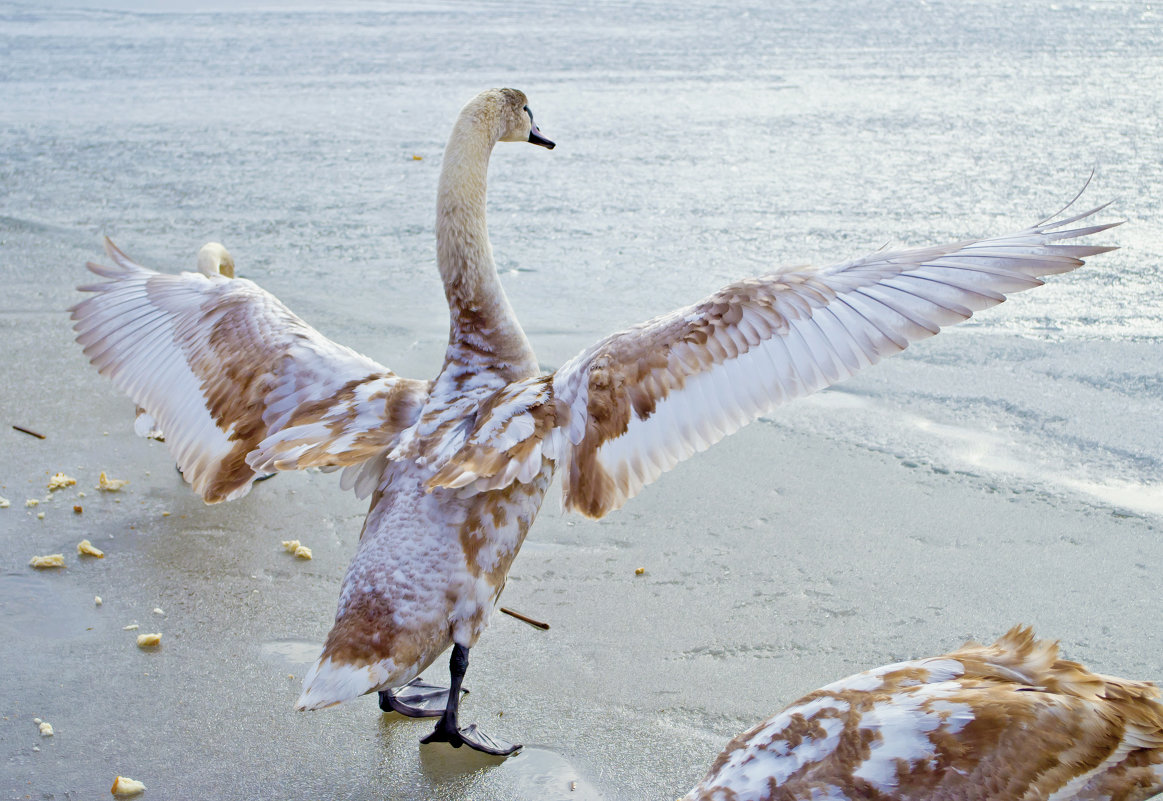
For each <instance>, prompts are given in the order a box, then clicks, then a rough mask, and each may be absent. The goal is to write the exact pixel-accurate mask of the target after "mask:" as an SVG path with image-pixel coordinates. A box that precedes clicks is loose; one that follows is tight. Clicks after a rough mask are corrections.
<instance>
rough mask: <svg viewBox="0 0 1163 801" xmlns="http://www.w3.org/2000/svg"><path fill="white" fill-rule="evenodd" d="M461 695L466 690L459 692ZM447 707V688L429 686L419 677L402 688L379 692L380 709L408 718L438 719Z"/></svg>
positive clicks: (466, 691) (465, 692)
mask: <svg viewBox="0 0 1163 801" xmlns="http://www.w3.org/2000/svg"><path fill="white" fill-rule="evenodd" d="M460 692H461V695H465V694H467V693H468V690H461V691H460ZM447 707H448V688H447V687H440V686H437V685H435V684H429V683H428V682H426V681H423V680H422V679H420V678H419V677H417V678H415V679H412V680H411V681H410V682H408V683H407V684H405V685H404V686H403V687H393V688H392V689H390V690H381V691H380V709H382V710H383V711H385V712H399V713H400V714H401V715H407V716H408V717H410V718H438V717H440V716H441V715H443V714H444V710H445V709H446V708H447Z"/></svg>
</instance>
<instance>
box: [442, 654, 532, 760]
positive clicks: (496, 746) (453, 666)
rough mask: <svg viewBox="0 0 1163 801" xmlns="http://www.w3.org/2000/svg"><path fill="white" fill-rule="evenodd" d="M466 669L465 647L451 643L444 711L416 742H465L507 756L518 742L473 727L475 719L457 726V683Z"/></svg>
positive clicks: (464, 743)
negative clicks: (448, 678)
mask: <svg viewBox="0 0 1163 801" xmlns="http://www.w3.org/2000/svg"><path fill="white" fill-rule="evenodd" d="M466 670H468V649H467V648H465V647H464V646H463V645H460V644H455V645H453V646H452V658H451V659H449V660H448V672H449V674H450V675H451V677H452V681H451V682H450V686H449V688H448V704H447V706H445V707H444V714H443V715H441V716H440V720H438V721H437V722H436V728H435V729H433V731H432V733H431V734H429V735H428V736H427V737H425V738H424V739H422V740H421V741H420V742H421V743H424V744H428V743H448V744H449V745H451V746H452V747H453V748H460V747H461V746H462V745H467V746H468V747H469V748H471V749H473V750H474V751H480V752H481V753H482V754H493V755H494V756H509V755H510V754H514V753H516V752H517V751H518V750H520V748H521V745H520V743H517V744H514V743H509V742H506V741H504V740H497V739H495V738H493V737H490V736H489V735H487V734H485V733H484V732H483V731H480V730H479V729H477V727H476V724H475V723H473V724H472V725H470V726H465V727H464V728H463V729H462V728H460V725H459V724H458V723H457V711H458V710H459V708H460V683H461V682H462V681H464V674H465V671H466Z"/></svg>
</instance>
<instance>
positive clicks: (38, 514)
mask: <svg viewBox="0 0 1163 801" xmlns="http://www.w3.org/2000/svg"><path fill="white" fill-rule="evenodd" d="M36 519H37V520H44V512H37V513H36Z"/></svg>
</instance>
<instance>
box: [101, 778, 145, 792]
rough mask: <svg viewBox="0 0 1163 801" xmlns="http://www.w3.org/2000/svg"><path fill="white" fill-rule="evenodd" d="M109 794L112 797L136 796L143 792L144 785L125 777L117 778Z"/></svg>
mask: <svg viewBox="0 0 1163 801" xmlns="http://www.w3.org/2000/svg"><path fill="white" fill-rule="evenodd" d="M109 792H111V793H113V795H122V796H125V795H138V794H139V793H144V792H145V785H144V784H142V783H141V782H139V781H134V780H133V779H128V778H126V777H125V776H118V777H117V778H116V779H114V780H113V789H112V790H110V791H109Z"/></svg>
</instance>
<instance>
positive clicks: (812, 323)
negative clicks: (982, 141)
mask: <svg viewBox="0 0 1163 801" xmlns="http://www.w3.org/2000/svg"><path fill="white" fill-rule="evenodd" d="M499 141H527V142H532V143H534V144H539V145H543V146H545V147H549V148H551V147H552V146H553V143H552V142H549V141H548V140H547V139H545V138H544V137H543V136H541V134H540V131H539V130H538V129H537V127H536V125H534V124H533V117H532V113H531V112H530V111H529V109H528V106H527V105H526V99H525V96H524V95H523V94H522V93H520V92H518V91H516V90H511V89H501V90H489V91H486V92H483V93H482V94H480V95H478V96H477V97H476V98H474V99H473V100H471V101H470V102H469V103H468V104H467V105H466V106H465V107H464V109H462V111H461V113H460V115H459V117H458V119H457V121H456V123H455V125H454V127H453V131H452V135H451V136H450V138H449V142H448V145H447V149H446V151H445V156H444V163H443V166H442V170H441V177H440V182H439V188H438V197H437V213H436V237H437V263H438V266H439V269H440V273H441V276H442V278H443V282H444V291H445V295H446V298H447V301H448V305H449V316H450V328H449V341H448V348H447V350H446V353H445V357H444V363H443V365H442V367H441V369H440V371H439V373H438V374H437V376H436V377H435V379H433V380H430V381H427V380H416V379H409V378H403V377H400V376H397V375H396V374H395V373H393V372H392V371H391V370H389V369H388V368H387V367H384V366H383V365H380V364H378V363H376V362H375V361H373V360H371V359H369V358H367V357H365V356H362V355H360V354H358V353H355V352H354V351H352V350H350V349H349V348H346V347H343V346H342V345H338V344H336V343H334V342H332V341H331V340H328V339H327V338H325V337H323V336H322V335H321V334H319V332H317V331H315V330H314V329H313V328H311V327H310V326H308V325H307V324H306V323H305V322H303V321H302V320H300V319H299V318H298V317H296V316H295V315H294V314H293V313H292V312H291V311H290V310H289V309H287V308H286V307H285V306H284V305H283V304H282V303H280V302H279V301H278V300H277V299H275V298H274V297H273V296H271V295H270V294H268V293H266V292H264V291H263V290H262V289H260V288H259V287H257V286H256V285H255V284H253V283H251V282H250V281H247V280H244V279H234V280H230V281H227V280H224V279H221V278H216V277H214V276H206V275H200V274H190V273H185V274H182V275H179V276H170V275H162V274H159V273H156V272H154V271H152V270H150V269H148V268H145V267H142V266H141V265H138V264H136V263H134V262H133V261H132V260H130V259H129V258H128V257H127V256H126V255H125V254H124V253H122V252H121V251H120V250H118V249H117V248H116V247H115V246H113V244H112V243H111V242H108V241H107V242H106V250H107V252H108V254H109V256H110V258H111V259H112V261H113V266H109V267H107V266H100V265H94V264H90V265H89V268H90V269H91V270H92V271H93V272H95V273H97V274H98V275H99V276H102V277H104V278H106V279H108V280H107V281H105V282H102V283H97V284H93V285H90V286H85V287H81V289H82V290H84V291H87V292H90V293H91V295H90V296H89V297H88V298H87V299H85V300H84V301H82V302H81V303H79V304H77V306H75V307H74V309H73V318H74V320H76V324H75V328H76V330H77V340H78V342H79V343H80V344H81V345H82V346H83V347H84V349H85V353H86V354H87V355H88V356H89V358H90V360H91V361H92V362H93V364H94V365H96V366H97V368H98V369H99V370H100V371H101V372H102V373H104V374H106V375H108V376H110V377H111V378H112V379H113V381H114V383H115V385H117V386H118V387H119V388H121V389H122V390H123V391H125V392H127V393H128V394H129V395H130V397H131V398H133V400H134V401H135V402H137V403H138V404H139V405H141V406H142V407H144V408H145V409H147V410H148V411H149V413H150V414H151V415H153V416H154V417H155V418H156V419H157V420H158V422H159V423H160V424H161V425H162V426H163V427H164V428H165V430H166V431H167V433H169V434H170V436H169V437H168V438H167V445H168V446H169V447H170V449H171V452H172V453H173V454H174V457H175V459H176V461H177V462H178V465H179V467H180V469H181V470H182V472H183V474H184V475H185V477H186V479H187V480H188V481H189V482H190V483H191V484H192V486H193V489H194V490H195V491H196V492H198V493H199V494H200V495H201V496H202V497H203V498H204V499H205V500H206V501H207V502H210V503H214V502H218V501H222V500H230V499H232V498H237V497H240V496H242V495H244V494H246V492H248V491H249V489H250V486H251V484H252V483H253V481H254V480H255V477H256V475H257V474H258V473H261V472H265V471H272V470H294V469H301V468H306V467H312V466H316V467H325V468H330V469H336V468H342V469H343V475H342V478H341V486H343V487H344V488H345V489H354V490H355V491H356V492H357V493H358V494H359V495H360V496H361V497H367V496H370V497H371V505H370V509H369V512H368V516H367V519H366V521H365V523H364V528H363V532H362V534H361V537H360V542H359V547H358V550H357V552H356V555H355V557H354V559H353V560H352V562H351V565H350V567H349V569H348V571H347V574H346V576H345V577H344V580H343V584H342V589H341V592H340V600H339V604H338V611H337V614H336V619H335V625H334V627H333V628H332V630H331V632H330V634H329V635H328V638H327V642H326V644H325V646H324V649H323V652H322V654H321V656H320V658H319V660H318V661H317V663H316V664H315V665H314V666H313V667H312V669H311V670H310V671H309V673H308V675H307V677H306V679H305V681H304V687H303V693H302V695H301V697H300V698H299V701H298V708H300V709H320V708H324V707H327V706H331V705H334V704H338V703H341V702H344V701H347V700H350V699H352V698H355V697H357V696H359V695H362V694H364V693H368V692H372V691H376V690H379V691H381V692H382V693H383V692H389V691H391V690H392V688H397V687H399V686H400V685H403V684H405V683H407V682H409V681H410V680H411V679H413V677H415V676H416V675H417V674H418V673H419V671H421V670H422V669H424V668H425V667H426V666H428V665H429V664H431V663H432V661H433V660H434V659H435V658H436V657H437V656H438V655H439V654H440V653H441V652H442V651H443V650H444V649H446V648H447V647H448V646H449V645H450V644H452V645H453V654H452V661H451V662H450V668H451V670H452V673H453V678H454V685H458V684H459V679H458V675H463V671H464V669H466V668H467V658H468V657H467V654H468V649H470V648H471V647H472V645H473V644H474V643H475V642H476V641H477V638H479V637H480V635H481V632H482V631H483V630H484V628H485V626H486V625H487V623H488V618H489V614H490V613H491V610H492V608H493V606H494V604H495V603H496V601H497V598H498V596H499V594H500V592H501V589H502V587H503V586H504V581H505V576H506V574H507V572H508V570H509V567H510V565H511V564H512V561H513V559H514V557H515V556H516V554H517V551H518V549H519V548H520V546H521V543H522V541H523V539H524V537H525V534H526V532H527V531H528V528H529V525H530V524H531V523H532V521H533V519H534V517H535V516H536V514H537V510H538V508H539V506H540V504H541V501H542V498H543V497H544V494H545V492H546V489H547V487H548V485H549V482H550V479H551V476H552V475H553V473H554V471H555V470H557V469H560V470H561V471H562V473H563V486H564V491H565V506H566V507H567V508H569V509H574V510H577V511H579V512H581V513H582V514H584V515H587V516H589V517H600V516H602V515H604V514H606V513H607V512H609V511H611V510H613V509H616V508H618V507H620V506H621V505H622V504H624V503H625V502H626V501H627V500H628V499H629V498H631V497H633V496H634V495H635V494H636V493H637V492H639V491H640V490H641V489H642V488H643V487H644V486H645V485H646V484H648V483H650V482H651V481H653V480H654V479H655V478H657V477H658V476H659V475H660V474H661V473H662V472H664V471H665V470H667V469H669V468H670V467H672V466H673V465H675V464H676V463H677V462H679V461H680V460H682V459H685V458H687V457H689V456H691V455H692V454H694V453H696V452H698V451H700V450H703V449H705V448H707V447H709V446H710V445H711V444H713V443H714V442H717V441H718V440H720V439H722V438H723V437H724V436H726V435H727V434H729V433H731V432H733V431H735V430H737V429H738V428H740V427H742V426H743V425H744V424H746V423H747V422H749V421H751V420H754V419H756V418H757V417H758V416H760V415H761V414H764V413H766V412H768V411H770V410H771V409H772V408H774V407H775V406H777V405H779V404H781V403H783V402H785V401H788V400H791V399H792V398H795V397H799V396H801V395H805V394H807V393H809V392H812V391H815V390H817V389H820V388H822V387H824V386H827V385H829V384H832V383H835V382H837V381H840V380H842V379H844V378H846V377H848V376H849V375H851V374H852V373H854V372H855V371H857V370H859V369H861V368H863V367H866V366H868V365H870V364H873V363H875V362H877V361H879V360H880V359H881V358H884V357H886V356H889V355H892V354H893V353H897V352H899V351H900V350H903V349H904V348H905V347H907V346H908V344H909V343H910V342H912V341H915V340H917V339H921V338H924V337H927V336H931V335H933V334H935V333H937V332H938V331H939V330H940V328H941V326H943V325H948V324H951V323H956V322H960V321H962V320H965V319H968V318H969V317H970V316H971V315H972V314H973V313H974V312H975V311H977V310H980V309H984V308H986V307H989V306H992V305H995V304H997V303H1000V302H1002V301H1003V300H1004V299H1005V296H1006V293H1011V292H1017V291H1021V290H1025V289H1029V288H1032V287H1036V286H1039V285H1040V284H1041V283H1042V281H1041V278H1040V276H1044V275H1047V274H1051V273H1061V272H1066V271H1069V270H1073V269H1075V268H1077V267H1079V266H1081V265H1082V264H1083V259H1084V258H1086V257H1089V256H1092V255H1095V254H1098V253H1102V252H1104V251H1106V250H1110V249H1111V248H1107V247H1102V246H1092V245H1078V244H1064V243H1063V240H1069V239H1073V238H1077V237H1082V236H1087V235H1090V234H1094V233H1097V232H1099V231H1102V230H1104V229H1106V228H1108V227H1110V226H1109V225H1089V224H1084V225H1078V226H1075V225H1074V224H1075V223H1077V222H1078V221H1080V220H1083V219H1085V218H1087V217H1089V216H1090V215H1091V214H1093V213H1094V212H1087V213H1084V214H1080V215H1077V216H1074V217H1069V218H1066V219H1059V220H1054V221H1043V222H1041V223H1038V224H1037V225H1034V226H1031V227H1030V228H1027V229H1024V230H1022V231H1018V232H1016V233H1013V234H1009V235H1005V236H1000V237H994V238H989V239H981V240H967V241H963V242H958V243H955V244H952V245H948V246H943V247H929V248H918V249H913V250H901V251H889V252H885V251H882V252H878V253H875V254H872V255H870V256H866V257H863V258H860V259H855V260H853V261H849V262H845V263H842V264H838V265H834V266H832V267H828V268H823V269H798V270H784V271H777V272H775V273H772V274H770V275H767V276H762V277H759V278H752V279H747V280H744V281H740V282H737V283H735V284H731V285H729V286H727V287H724V288H723V289H721V290H720V291H718V292H716V293H715V294H713V295H711V296H710V297H708V298H706V299H704V300H703V301H701V302H699V303H696V304H694V305H692V306H688V307H686V308H683V309H679V310H677V311H674V312H671V313H669V314H664V315H662V316H660V317H657V318H655V319H653V320H650V321H648V322H646V323H643V324H641V325H638V326H634V327H632V328H629V329H626V330H624V331H620V332H618V333H615V334H613V335H611V336H609V337H607V338H605V339H603V340H602V341H600V342H598V343H596V344H595V345H593V346H592V347H590V348H587V349H586V350H584V351H583V352H582V353H580V354H579V355H578V356H577V357H575V358H574V359H572V360H571V361H570V362H568V363H567V364H565V365H563V366H562V367H561V368H560V369H559V370H557V371H556V372H555V373H554V374H552V375H540V374H539V371H538V367H537V362H536V359H535V358H534V354H533V351H532V349H531V347H530V345H529V342H528V340H527V338H526V336H525V334H524V332H523V331H522V329H521V326H520V324H519V323H518V321H517V319H516V316H515V314H514V312H513V310H512V308H511V307H510V305H509V302H508V300H507V298H506V297H505V293H504V291H503V289H502V287H501V284H500V280H499V278H498V276H497V273H496V269H495V265H494V262H493V256H492V248H491V245H490V243H489V238H488V229H487V225H486V219H485V205H486V183H487V172H488V163H489V157H490V154H491V152H492V149H493V147H494V146H495V144H496V143H497V142H499ZM1094 211H1097V209H1096V210H1094ZM1072 226H1074V227H1072ZM390 695H391V693H390V692H389V698H388V700H389V701H390V700H391V697H390ZM458 697H459V696H458V693H457V692H452V693H450V695H449V698H448V707H447V709H446V712H445V715H444V717H442V721H441V724H438V729H439V728H440V727H443V729H444V730H445V731H444V734H445V735H448V736H449V737H451V738H452V739H453V740H455V738H456V735H455V733H454V732H453V731H452V728H453V727H452V726H451V724H449V723H448V719H450V718H451V719H455V705H456V699H457V698H458ZM384 702H385V701H384V699H383V697H382V698H381V704H383V703H384ZM392 708H396V709H401V710H403V709H406V705H404V706H397V705H396V704H394V703H393V704H392ZM450 712H451V714H449V713H450ZM417 714H419V713H418V712H417ZM454 744H459V743H454ZM471 744H472V743H470V745H471ZM474 747H476V746H474Z"/></svg>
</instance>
